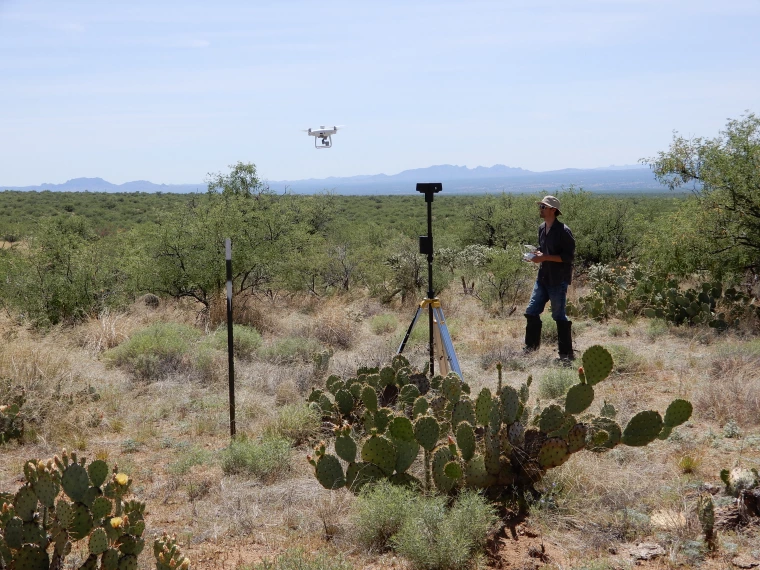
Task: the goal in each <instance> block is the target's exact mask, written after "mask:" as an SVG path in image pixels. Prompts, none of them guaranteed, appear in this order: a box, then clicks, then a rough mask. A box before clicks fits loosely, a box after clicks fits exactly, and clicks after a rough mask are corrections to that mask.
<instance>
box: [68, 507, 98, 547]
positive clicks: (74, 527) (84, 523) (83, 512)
mask: <svg viewBox="0 0 760 570" xmlns="http://www.w3.org/2000/svg"><path fill="white" fill-rule="evenodd" d="M92 527H93V524H92V516H91V515H90V510H89V509H88V508H87V507H86V506H85V505H83V504H82V503H74V506H73V507H72V516H71V523H70V524H69V534H70V535H71V538H72V539H73V540H82V539H83V538H84V537H86V536H87V535H88V534H90V531H91V530H92Z"/></svg>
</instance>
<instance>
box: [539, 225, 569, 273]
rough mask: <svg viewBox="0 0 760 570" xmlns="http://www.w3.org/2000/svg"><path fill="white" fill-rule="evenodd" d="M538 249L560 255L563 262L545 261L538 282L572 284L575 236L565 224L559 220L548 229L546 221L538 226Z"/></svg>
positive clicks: (546, 253) (549, 253) (540, 269)
mask: <svg viewBox="0 0 760 570" xmlns="http://www.w3.org/2000/svg"><path fill="white" fill-rule="evenodd" d="M538 249H539V251H540V252H541V253H543V254H545V255H559V256H560V257H561V258H562V263H557V262H556V261H544V262H542V263H541V266H540V268H539V270H538V277H537V279H538V282H539V283H543V284H544V285H561V284H562V283H567V284H568V285H570V283H572V281H573V259H575V238H574V237H573V232H571V231H570V228H568V227H567V226H566V225H565V224H563V223H562V222H560V221H559V220H554V223H553V224H552V225H551V227H550V228H549V231H548V232H547V231H546V222H543V223H542V224H541V225H540V226H539V227H538Z"/></svg>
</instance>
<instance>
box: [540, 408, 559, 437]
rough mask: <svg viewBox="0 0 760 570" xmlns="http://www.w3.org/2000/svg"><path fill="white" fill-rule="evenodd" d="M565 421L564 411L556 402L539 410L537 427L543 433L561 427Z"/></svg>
mask: <svg viewBox="0 0 760 570" xmlns="http://www.w3.org/2000/svg"><path fill="white" fill-rule="evenodd" d="M564 421H565V412H563V411H562V408H560V407H559V406H558V405H557V404H552V405H551V406H547V407H546V408H544V409H543V411H542V412H541V416H540V417H539V420H538V427H539V428H540V429H541V431H542V432H544V433H549V432H551V431H554V430H556V429H559V428H560V427H562V424H563V423H564Z"/></svg>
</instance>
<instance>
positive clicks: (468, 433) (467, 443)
mask: <svg viewBox="0 0 760 570" xmlns="http://www.w3.org/2000/svg"><path fill="white" fill-rule="evenodd" d="M457 446H458V447H459V450H460V451H461V453H462V459H464V460H465V461H469V460H470V459H472V458H473V456H474V455H475V430H473V429H472V426H471V425H470V424H469V423H468V422H462V423H460V424H459V425H458V426H457Z"/></svg>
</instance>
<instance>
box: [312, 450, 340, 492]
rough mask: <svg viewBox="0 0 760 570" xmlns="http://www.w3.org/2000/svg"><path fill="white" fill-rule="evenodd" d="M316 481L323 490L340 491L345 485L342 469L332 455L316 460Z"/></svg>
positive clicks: (325, 455) (327, 454)
mask: <svg viewBox="0 0 760 570" xmlns="http://www.w3.org/2000/svg"><path fill="white" fill-rule="evenodd" d="M315 473H316V476H317V481H319V483H320V485H322V486H323V487H324V488H325V489H340V488H341V487H343V486H344V485H345V484H346V478H345V476H344V475H343V467H341V465H340V461H338V458H337V457H335V456H334V455H330V454H329V453H326V454H324V455H322V456H321V457H320V458H319V459H318V460H317V468H316V470H315Z"/></svg>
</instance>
